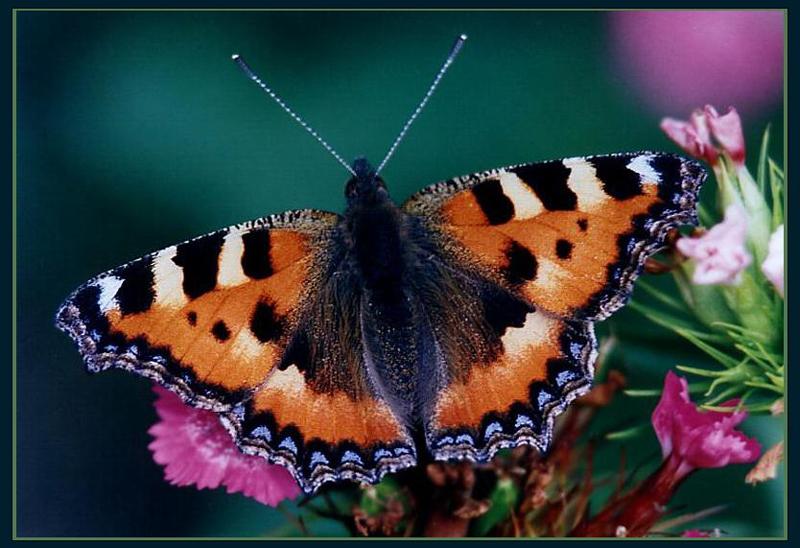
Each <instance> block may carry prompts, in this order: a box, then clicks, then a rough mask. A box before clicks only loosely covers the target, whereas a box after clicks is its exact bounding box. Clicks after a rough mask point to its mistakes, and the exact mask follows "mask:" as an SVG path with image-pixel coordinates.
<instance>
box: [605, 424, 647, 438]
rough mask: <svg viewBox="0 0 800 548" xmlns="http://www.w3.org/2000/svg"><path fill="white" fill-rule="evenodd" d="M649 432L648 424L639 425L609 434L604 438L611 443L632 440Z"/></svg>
mask: <svg viewBox="0 0 800 548" xmlns="http://www.w3.org/2000/svg"><path fill="white" fill-rule="evenodd" d="M647 430H648V425H647V424H639V425H637V426H632V427H630V428H626V429H625V430H617V431H616V432H609V433H608V434H606V435H605V436H604V437H605V439H607V440H610V441H623V440H630V439H633V438H637V437H639V436H640V435H641V434H643V433H644V432H645V431H647Z"/></svg>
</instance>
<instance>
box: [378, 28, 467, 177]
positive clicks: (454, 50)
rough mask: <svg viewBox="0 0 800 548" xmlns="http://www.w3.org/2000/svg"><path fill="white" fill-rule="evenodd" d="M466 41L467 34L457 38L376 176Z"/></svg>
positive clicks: (380, 165) (379, 166) (390, 148)
mask: <svg viewBox="0 0 800 548" xmlns="http://www.w3.org/2000/svg"><path fill="white" fill-rule="evenodd" d="M466 40H467V35H466V34H462V35H460V36H459V37H458V38H456V42H455V44H453V47H452V48H451V49H450V53H449V54H448V55H447V59H445V60H444V64H442V68H440V69H439V72H437V73H436V77H435V78H434V79H433V83H431V86H430V87H429V88H428V91H427V93H425V96H424V97H423V98H422V101H420V102H419V105H417V108H416V109H415V110H414V112H413V113H412V114H411V117H410V118H409V119H408V121H407V122H406V123H405V125H404V126H403V129H401V130H400V134H399V135H398V136H397V138H396V139H395V140H394V143H392V146H391V147H389V152H387V153H386V156H385V157H384V158H383V161H382V162H381V163H380V164H379V165H378V169H377V170H375V175H376V176H377V175H378V174H379V173H380V172H381V171H382V170H383V167H384V166H385V165H386V162H388V161H389V158H391V157H392V155H393V154H394V151H395V150H396V149H397V145H399V144H400V141H402V140H403V137H405V136H406V133H408V128H410V127H411V124H413V123H414V120H416V119H417V116H419V113H420V112H422V109H423V108H425V105H426V104H427V103H428V99H430V98H431V96H432V95H433V92H434V91H436V87H437V86H438V85H439V82H440V81H441V80H442V77H443V76H444V73H445V72H447V69H449V68H450V65H452V64H453V61H454V60H455V58H456V56H457V55H458V52H459V51H461V48H462V47H463V46H464V42H466Z"/></svg>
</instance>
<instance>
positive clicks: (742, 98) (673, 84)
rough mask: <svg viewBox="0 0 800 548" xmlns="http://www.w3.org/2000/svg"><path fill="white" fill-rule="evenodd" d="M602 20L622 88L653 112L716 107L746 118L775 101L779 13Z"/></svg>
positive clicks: (646, 14) (645, 14)
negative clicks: (733, 108) (731, 108)
mask: <svg viewBox="0 0 800 548" xmlns="http://www.w3.org/2000/svg"><path fill="white" fill-rule="evenodd" d="M608 17H609V23H610V25H609V27H610V28H609V30H610V34H611V40H612V42H613V51H614V60H615V62H616V64H617V66H619V68H620V69H621V72H622V75H623V76H624V77H625V78H626V80H627V81H626V82H625V84H626V85H628V84H630V85H631V86H632V88H633V89H634V90H635V91H636V92H638V95H639V97H640V98H641V99H642V100H643V101H645V102H646V103H648V104H649V105H650V106H651V107H652V108H653V109H655V110H656V111H657V112H664V111H667V112H670V111H672V112H675V111H685V110H689V109H691V108H692V107H693V106H694V105H702V104H706V103H715V104H721V105H737V106H738V107H740V109H741V110H742V111H743V112H747V113H748V114H753V113H756V112H763V111H765V110H766V109H768V108H772V107H774V106H776V105H777V104H778V103H779V102H780V100H781V97H782V93H783V56H784V53H783V47H784V45H783V38H784V16H783V13H781V11H779V10H749V11H737V10H716V11H700V10H691V11H690V10H686V11H667V10H663V11H620V12H613V13H611V14H609V16H608Z"/></svg>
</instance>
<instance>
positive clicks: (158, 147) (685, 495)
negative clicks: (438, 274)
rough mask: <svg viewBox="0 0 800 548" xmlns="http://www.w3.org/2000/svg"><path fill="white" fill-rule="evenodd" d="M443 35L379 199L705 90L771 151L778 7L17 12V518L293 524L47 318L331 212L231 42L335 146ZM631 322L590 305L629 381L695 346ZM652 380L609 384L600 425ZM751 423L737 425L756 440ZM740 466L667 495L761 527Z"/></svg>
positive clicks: (224, 530) (134, 525) (121, 530)
mask: <svg viewBox="0 0 800 548" xmlns="http://www.w3.org/2000/svg"><path fill="white" fill-rule="evenodd" d="M462 32H463V33H466V34H468V35H469V40H468V42H467V44H466V46H465V48H464V50H463V52H462V54H461V56H460V58H459V59H458V60H457V61H456V63H455V64H454V65H453V67H452V69H451V72H450V73H449V74H448V76H447V77H446V78H445V79H444V80H443V82H442V84H441V87H440V88H439V91H438V92H437V94H436V95H435V96H434V97H433V99H432V100H431V102H430V103H429V106H428V108H427V110H426V111H425V112H424V113H423V114H422V115H421V116H420V118H419V120H418V121H417V123H416V125H415V126H414V127H413V129H412V130H411V131H410V132H409V134H408V136H407V138H406V140H405V142H404V143H403V144H402V145H401V146H400V148H399V149H398V151H397V153H396V155H395V157H394V158H393V160H392V161H391V162H390V163H389V164H388V166H387V167H386V169H385V171H384V178H385V179H386V181H387V183H388V185H389V187H390V190H391V192H392V194H393V196H394V198H395V199H396V200H398V201H401V200H403V199H405V197H407V196H408V195H410V194H411V193H412V192H414V191H415V190H417V189H419V188H420V187H422V186H425V185H428V184H431V183H433V182H436V181H439V180H442V179H447V178H450V177H452V176H455V175H461V174H466V173H470V172H475V171H481V170H486V169H489V168H494V167H499V166H503V165H507V164H514V163H521V162H530V161H535V160H545V159H552V158H558V157H565V156H578V155H587V154H596V153H606V152H617V151H630V150H641V149H658V150H670V151H673V150H675V148H674V146H673V145H672V144H671V143H670V142H669V141H668V140H667V138H666V137H665V136H664V135H662V133H661V131H660V130H659V129H658V124H659V121H660V120H661V118H662V117H663V116H673V117H678V118H686V117H687V116H688V115H689V113H690V111H691V109H692V108H694V107H701V106H703V104H705V103H712V104H715V105H716V106H717V107H718V109H720V110H721V111H723V110H724V109H726V108H727V107H728V106H729V105H734V106H736V107H737V108H738V109H739V111H740V113H741V114H742V117H743V120H744V124H745V129H746V131H747V138H748V143H749V145H750V149H751V151H752V152H753V153H755V152H756V150H757V147H758V143H759V142H760V137H761V134H762V132H763V131H764V129H765V127H766V126H767V124H770V125H771V127H772V142H771V152H772V157H773V158H774V159H775V160H776V161H778V162H779V163H781V164H782V163H783V156H782V154H783V140H782V135H783V110H782V105H783V80H782V76H783V19H782V14H781V13H780V12H748V13H744V14H742V13H730V12H691V13H688V14H686V13H672V12H658V13H639V12H621V13H610V12H609V13H606V12H569V13H554V12H535V11H532V12H519V13H491V12H488V13H471V12H425V13H415V12H392V13H388V12H387V13H380V12H373V13H358V12H333V13H332V12H305V13H291V12H290V13H283V12H197V13H193V12H155V13H151V12H62V13H59V12H18V13H17V77H18V79H17V83H18V89H17V93H18V95H17V97H18V101H17V115H18V134H17V146H18V158H17V161H18V178H17V189H18V203H17V212H18V219H19V225H18V229H19V232H18V235H19V238H18V257H19V262H18V264H19V270H18V284H19V285H18V288H19V290H18V303H19V304H18V309H19V316H18V333H19V335H18V363H17V379H18V415H17V420H18V424H17V426H18V443H17V451H18V478H17V480H18V483H17V511H18V514H17V517H18V523H17V525H18V534H19V535H21V536H54V535H55V536H173V535H182V536H197V535H200V536H217V535H224V536H239V535H243V536H252V535H264V534H267V535H289V534H296V531H294V530H293V528H292V526H291V523H290V522H289V521H287V519H286V517H285V515H284V514H283V513H282V512H294V511H296V507H295V506H296V505H293V504H286V505H284V506H285V507H284V508H282V509H280V510H276V509H271V508H267V507H264V506H261V505H260V504H258V503H256V502H254V501H252V500H250V499H245V498H244V497H242V496H239V495H233V496H229V495H226V494H225V493H224V492H223V491H221V490H217V491H202V492H198V491H196V490H195V489H192V488H175V487H172V486H170V485H168V484H166V483H165V482H164V481H163V479H162V470H161V468H160V467H159V466H158V465H156V464H155V463H154V462H153V461H152V459H151V456H150V453H149V451H148V449H147V444H148V443H149V441H150V438H149V436H148V434H147V428H148V427H149V426H150V425H151V424H152V423H153V422H154V421H155V412H154V410H153V407H152V401H153V399H154V396H153V394H152V392H151V390H150V386H149V383H148V382H147V381H145V380H143V379H140V378H136V377H134V376H131V375H127V374H124V373H121V372H109V373H105V374H101V375H97V376H89V375H88V374H86V373H85V372H84V369H83V366H82V363H81V360H80V357H79V355H78V353H77V352H76V349H75V347H74V346H73V344H72V343H71V342H70V341H69V340H68V338H67V337H66V336H65V335H63V334H62V333H60V332H58V331H57V330H56V329H55V328H54V327H53V317H54V314H55V311H56V309H57V307H58V305H59V304H60V303H61V301H62V300H63V299H64V298H65V297H66V296H67V295H68V294H69V292H70V291H72V290H73V289H74V288H75V287H77V286H78V285H79V284H81V283H82V282H83V281H85V280H86V279H88V278H89V277H91V276H93V275H95V274H97V273H99V272H102V271H105V270H107V269H110V268H112V267H115V266H117V265H119V264H122V263H124V262H126V261H128V260H130V259H133V258H136V257H138V256H140V255H143V254H144V253H147V252H149V251H152V250H155V249H158V248H162V247H166V246H168V245H171V244H174V243H177V242H180V241H182V240H184V239H186V238H189V237H193V236H196V235H198V234H202V233H205V232H208V231H211V230H213V229H216V228H219V227H222V226H226V225H231V224H234V223H237V222H240V221H243V220H246V219H251V218H256V217H260V216H264V215H266V214H270V213H275V212H280V211H283V210H287V209H294V208H320V209H327V210H334V211H339V210H341V208H342V206H343V195H342V192H343V184H344V182H345V180H346V179H347V177H348V175H347V173H346V172H345V171H344V170H343V169H342V167H341V166H339V165H338V164H337V163H336V162H335V161H333V160H332V158H331V157H329V156H328V154H327V153H326V152H325V151H324V150H323V149H322V148H321V147H320V146H319V145H318V144H317V143H315V142H314V141H313V140H312V139H311V138H310V137H309V136H308V135H307V134H306V133H305V132H304V131H303V130H302V129H301V128H300V127H299V126H297V125H296V124H295V123H294V122H292V121H291V120H290V118H289V117H288V116H287V115H286V114H285V113H284V112H282V111H281V110H280V109H279V108H278V107H277V106H276V105H275V104H274V103H272V102H271V101H270V100H269V99H268V98H267V97H266V96H265V95H264V94H263V93H262V92H261V91H259V90H258V89H257V88H256V86H254V85H253V83H252V82H250V81H248V80H247V79H246V78H245V77H244V76H243V75H242V74H241V72H240V71H239V69H238V68H237V67H236V66H235V65H234V64H233V63H232V62H231V60H230V55H231V54H232V53H235V52H238V53H240V54H242V56H243V57H244V58H245V59H247V60H248V62H249V63H250V64H251V66H252V67H253V68H254V69H255V70H256V71H257V72H259V73H260V74H261V76H262V77H263V78H264V80H265V81H267V82H268V83H269V84H270V85H272V86H273V87H274V88H275V90H276V91H277V92H278V93H279V94H281V95H282V96H283V97H284V98H285V99H286V101H287V102H288V103H289V104H290V105H291V106H292V107H293V108H294V109H295V110H296V111H297V112H299V113H300V114H301V115H302V116H303V117H304V118H306V119H307V121H308V122H309V123H310V124H311V125H312V126H314V127H315V128H316V129H317V131H319V133H320V134H321V135H322V136H323V137H324V138H326V139H327V140H328V141H329V142H330V143H331V144H332V145H333V146H334V148H336V149H337V150H338V151H339V153H340V154H342V155H343V156H344V157H345V158H346V159H348V160H349V159H352V158H353V157H354V156H356V155H362V154H363V155H366V156H367V157H368V158H371V159H372V161H373V163H377V162H379V161H380V159H381V158H382V157H383V155H384V153H385V151H386V149H387V148H388V146H389V144H390V143H391V141H392V140H393V139H394V137H395V135H396V134H397V132H398V131H399V129H400V127H401V125H402V123H403V122H404V121H405V119H406V118H407V116H408V115H409V114H410V112H411V111H412V110H413V108H414V106H415V105H416V102H417V101H418V100H419V98H420V97H421V96H422V94H423V93H424V91H425V90H426V88H427V86H428V85H429V83H430V81H431V79H432V77H433V74H434V72H435V71H436V69H437V68H438V67H439V64H440V63H441V61H442V60H443V58H444V56H445V55H446V53H447V50H448V48H449V47H450V46H451V44H452V41H453V39H454V38H455V36H456V35H457V34H459V33H462ZM752 158H754V156H750V158H749V160H752ZM643 323H644V322H642V319H641V317H640V316H637V315H636V313H634V312H633V311H631V310H623V311H622V312H621V313H619V314H618V315H616V316H615V317H614V318H613V319H612V320H610V321H608V322H605V323H604V324H603V326H602V328H601V333H607V332H609V330H613V331H614V333H615V334H617V336H618V337H619V338H620V341H621V351H620V352H619V353H618V354H619V356H620V357H619V358H618V359H617V363H614V364H613V367H616V368H620V369H623V370H624V371H625V373H626V375H627V376H628V379H629V384H630V385H631V386H634V387H660V386H661V382H662V379H663V376H664V373H665V372H666V370H667V369H668V368H670V367H672V366H674V365H675V364H676V363H693V364H697V363H700V362H701V361H702V360H703V358H702V357H701V356H699V355H698V354H697V353H696V352H695V351H694V350H692V349H691V348H690V347H688V346H686V345H683V344H681V343H679V342H676V341H675V339H674V338H672V336H670V335H668V334H667V333H666V332H665V331H660V330H658V329H656V328H652V329H651V328H647V326H646V325H645V326H644V327H643ZM655 403H656V401H655V400H633V401H630V402H626V403H625V405H624V406H623V408H624V409H622V410H621V411H620V413H621V414H620V418H619V426H620V427H624V426H626V424H628V423H627V422H626V421H631V420H640V421H641V420H642V418H643V417H645V420H646V418H647V417H649V413H650V412H651V410H652V408H653V406H654V405H655ZM776 426H777V421H775V420H774V419H773V420H771V419H769V418H752V419H750V420H749V421H748V422H747V423H746V428H745V430H746V431H747V432H748V433H750V434H753V435H756V436H758V437H759V439H760V441H761V442H762V444H763V445H764V446H765V447H768V446H770V445H771V444H772V443H774V442H776V441H778V440H779V439H780V438H781V432H780V427H779V426H777V429H776ZM626 443H628V445H630V447H628V448H627V450H628V458H629V459H630V462H632V463H635V462H637V461H640V460H643V459H645V458H646V457H647V456H649V455H652V454H653V453H654V452H657V451H658V445H657V442H656V439H655V436H654V435H653V434H652V432H649V431H648V432H645V433H644V434H643V435H642V436H641V437H640V438H638V439H636V440H634V441H629V442H626ZM618 445H621V444H618ZM619 450H620V448H619V447H615V448H612V449H610V450H609V451H608V452H607V456H606V457H604V458H607V459H612V460H613V459H614V458H618V455H619ZM746 469H747V468H746V467H742V466H732V467H728V468H725V469H721V470H709V471H703V472H702V473H699V474H697V475H695V476H692V477H691V478H690V479H689V480H688V481H687V483H686V484H685V485H684V486H682V488H681V489H680V490H679V493H678V496H677V497H676V499H675V500H674V503H675V504H676V505H677V506H680V507H682V508H683V509H684V510H687V509H694V510H700V509H703V508H707V507H710V506H716V505H719V504H724V505H727V508H726V509H725V511H724V512H723V513H722V514H719V515H718V516H715V517H714V518H711V519H708V520H706V521H704V522H702V523H701V524H699V525H705V526H708V527H720V528H722V529H723V530H724V531H725V532H727V533H728V534H731V535H736V536H745V535H746V536H772V535H780V534H782V532H783V526H784V504H783V500H784V488H783V485H784V483H783V478H782V477H781V478H779V479H778V480H776V481H773V482H767V483H764V484H761V485H758V486H756V487H751V486H748V485H745V484H744V483H743V481H742V478H743V476H744V473H745V471H746ZM309 526H310V528H311V530H312V531H314V532H315V533H316V534H320V535H333V534H342V533H343V531H342V530H340V529H337V528H336V527H335V526H333V525H331V524H328V523H324V522H320V523H311V524H309Z"/></svg>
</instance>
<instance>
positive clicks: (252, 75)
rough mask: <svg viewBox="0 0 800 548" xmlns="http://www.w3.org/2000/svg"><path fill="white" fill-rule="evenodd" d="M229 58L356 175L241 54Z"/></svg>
mask: <svg viewBox="0 0 800 548" xmlns="http://www.w3.org/2000/svg"><path fill="white" fill-rule="evenodd" d="M231 59H233V62H234V63H236V64H237V65H239V68H240V69H242V72H244V73H245V74H246V75H247V77H248V78H250V79H251V80H252V81H253V82H255V83H256V84H258V87H260V88H261V89H262V90H264V93H266V94H267V95H269V96H270V97H272V98H273V99H274V100H275V102H276V103H278V105H280V107H281V108H282V109H283V110H284V111H286V114H288V115H289V116H291V117H292V119H294V121H295V122H297V123H298V124H300V126H301V127H302V128H303V129H305V130H306V131H307V132H309V133H310V134H311V136H312V137H314V139H316V140H317V141H318V142H319V144H321V145H322V146H323V147H324V148H325V150H327V151H328V152H330V153H331V156H333V157H334V158H336V161H337V162H339V163H340V164H342V165H343V166H344V168H345V169H346V170H347V171H349V172H350V174H351V175H353V176H354V177H355V176H356V172H355V171H354V170H353V168H352V167H350V165H349V164H348V163H347V162H345V161H344V160H343V159H342V157H341V156H339V154H337V153H336V151H335V150H333V147H332V146H331V145H329V144H328V142H327V141H326V140H325V139H323V138H322V137H320V136H319V134H318V133H317V132H316V131H314V128H312V127H311V126H309V125H308V124H307V123H306V121H305V120H303V119H302V118H301V117H300V115H299V114H297V113H296V112H295V111H293V110H292V109H291V108H289V105H287V104H286V103H285V102H284V101H283V99H281V98H280V97H279V96H278V94H277V93H275V92H274V91H272V88H270V87H269V86H268V85H267V84H265V83H264V81H263V80H262V79H261V78H259V76H258V74H256V73H255V72H253V69H251V68H250V65H248V64H247V63H246V62H245V60H244V59H242V56H241V55H239V54H238V53H234V54H233V55H232V56H231Z"/></svg>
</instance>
